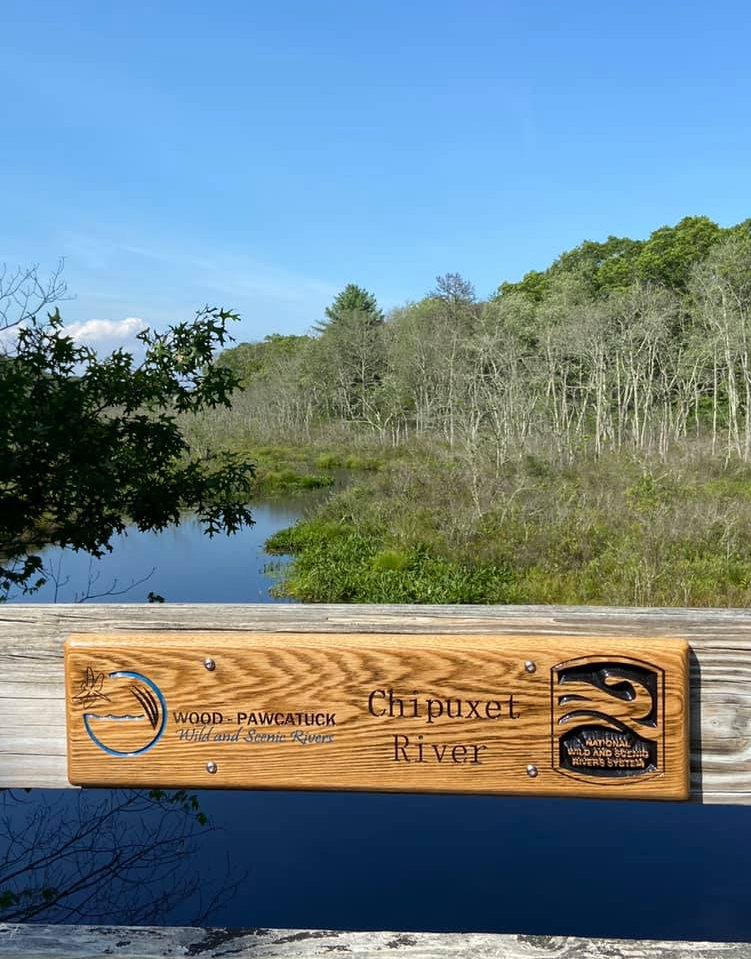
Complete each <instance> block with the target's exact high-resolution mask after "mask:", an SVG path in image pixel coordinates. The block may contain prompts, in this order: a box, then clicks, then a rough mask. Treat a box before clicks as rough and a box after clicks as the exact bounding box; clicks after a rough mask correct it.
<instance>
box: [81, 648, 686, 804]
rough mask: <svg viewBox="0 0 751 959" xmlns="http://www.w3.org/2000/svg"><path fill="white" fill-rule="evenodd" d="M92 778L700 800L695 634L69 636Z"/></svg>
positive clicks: (86, 775) (103, 782)
mask: <svg viewBox="0 0 751 959" xmlns="http://www.w3.org/2000/svg"><path fill="white" fill-rule="evenodd" d="M65 671H66V697H67V719H68V775H69V778H70V781H71V782H72V783H74V784H76V785H82V786H149V787H152V786H175V787H183V786H190V787H209V786H214V787H221V788H242V789H254V788H273V789H368V790H391V791H404V792H455V793H498V794H507V795H538V796H601V797H603V796H604V797H618V798H628V797H632V798H640V799H686V798H687V797H688V789H689V786H688V778H689V769H688V645H687V643H686V642H684V641H683V640H648V639H632V638H628V639H617V638H616V639H614V638H611V637H586V636H518V635H514V636H508V635H486V634H482V635H455V634H433V635H423V634H419V635H418V634H405V633H399V634H376V633H358V634H344V635H343V634H328V633H326V634H321V633H245V632H202V633H185V632H164V633H159V632H149V633H133V634H128V633H118V634H111V635H99V634H86V635H73V636H71V637H70V638H69V639H68V641H67V643H66V647H65Z"/></svg>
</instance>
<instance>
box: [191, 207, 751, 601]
mask: <svg viewBox="0 0 751 959" xmlns="http://www.w3.org/2000/svg"><path fill="white" fill-rule="evenodd" d="M220 362H222V363H224V364H226V365H227V366H228V367H229V368H230V369H231V370H232V371H233V372H234V373H235V374H236V375H237V376H238V377H239V378H240V380H241V382H242V385H243V390H242V392H240V393H239V394H237V396H236V397H235V399H234V401H233V404H232V408H231V409H230V410H223V411H221V413H219V414H214V413H210V414H206V415H204V416H203V417H202V418H200V419H199V420H194V427H195V428H196V429H197V430H203V431H204V434H205V437H211V439H212V441H216V439H217V437H220V438H221V439H222V443H223V445H226V444H230V445H233V446H234V447H235V448H236V449H238V450H242V449H253V448H255V449H259V448H265V449H266V450H267V452H266V455H267V456H268V457H270V458H273V457H272V452H271V451H272V450H275V451H276V454H275V455H276V464H277V465H276V467H275V468H274V469H273V470H271V472H272V473H273V472H283V470H284V469H285V468H287V469H290V468H291V469H293V470H294V471H296V472H298V473H301V474H303V473H307V474H315V473H319V474H320V475H322V476H326V475H329V476H331V475H333V474H334V471H335V470H336V469H347V468H349V469H350V471H351V472H350V476H353V477H355V481H354V482H352V483H350V484H349V485H348V486H347V488H346V489H344V490H343V491H342V492H339V493H337V494H336V495H334V496H333V498H331V499H330V500H329V502H328V503H326V504H325V505H323V506H322V507H321V508H320V510H319V512H318V513H317V515H316V516H315V518H314V519H312V520H308V521H306V522H303V523H301V524H299V525H298V526H296V527H294V528H293V529H291V530H288V531H283V532H282V533H280V534H277V535H276V536H275V537H273V539H272V541H271V542H270V544H269V545H270V548H272V549H274V550H276V551H284V552H293V553H294V554H295V556H296V560H295V562H294V563H293V565H292V566H291V567H290V568H289V570H288V572H287V576H286V579H285V581H284V583H283V584H282V585H281V587H280V589H281V591H283V592H285V593H286V594H288V595H291V596H294V597H296V598H298V599H303V600H307V601H337V602H339V601H341V602H345V601H359V602H531V603H536V602H542V603H547V602H570V603H610V604H624V605H633V604H637V605H746V604H747V602H748V600H749V599H750V598H751V595H750V594H749V589H750V588H751V587H750V585H749V584H750V583H751V523H750V522H749V521H750V520H751V221H745V222H744V223H741V224H739V225H737V226H735V227H731V228H721V227H719V226H717V225H716V224H714V223H712V222H711V221H710V220H708V219H706V218H704V217H693V218H687V219H685V220H682V221H681V222H680V223H678V224H677V225H676V226H674V227H663V228H661V229H659V230H656V231H655V232H654V233H653V234H652V235H651V236H650V237H649V238H648V239H647V240H644V241H635V240H630V239H627V238H616V237H610V238H609V239H608V240H607V241H605V242H604V243H594V242H586V243H583V244H581V246H579V247H577V248H576V249H575V250H572V251H570V252H567V253H564V254H563V255H562V256H561V257H559V258H558V259H557V260H556V261H555V262H554V263H553V264H552V265H551V266H550V267H549V268H548V269H547V270H545V271H541V272H532V273H529V274H527V276H525V277H524V278H523V279H522V280H521V281H520V282H518V283H503V284H501V286H500V287H499V288H498V290H497V291H496V293H495V294H494V295H492V296H491V297H489V298H488V299H487V300H481V299H479V298H478V297H477V296H476V295H475V292H474V289H473V288H472V286H471V284H470V283H468V282H467V281H466V280H464V279H463V278H462V277H460V276H458V275H456V274H448V275H446V276H443V277H440V278H439V279H438V281H437V284H436V286H435V288H434V289H433V290H431V291H430V293H429V294H428V295H426V296H425V297H424V298H423V299H421V300H420V301H418V302H415V303H408V304H406V305H404V306H402V307H399V308H397V309H394V310H392V311H391V312H390V313H389V314H388V315H384V314H383V312H382V311H381V310H380V308H379V306H378V304H377V302H376V300H375V298H374V297H373V296H372V295H371V294H370V293H368V292H367V291H365V290H363V289H361V288H360V287H357V286H354V285H350V286H348V287H347V288H346V289H345V290H344V291H343V292H342V293H341V294H340V295H339V296H338V297H337V298H336V300H335V301H334V302H333V303H332V305H331V306H330V307H329V309H328V310H327V311H326V316H325V318H324V320H323V322H321V323H320V324H318V326H317V327H316V328H315V329H314V330H313V331H312V332H311V334H310V335H309V336H279V335H272V336H268V337H266V339H265V340H264V341H263V342H261V343H248V344H241V345H240V346H238V347H236V348H234V349H231V350H227V351H225V353H223V354H222V356H221V358H220ZM194 440H195V441H197V442H199V443H200V442H202V441H206V442H207V441H208V440H202V438H201V436H200V435H199V433H198V432H196V433H195V434H194ZM264 444H266V446H265V447H264ZM280 444H283V447H284V448H285V449H286V450H287V451H288V453H287V454H283V453H281V454H280V452H279V450H280ZM301 450H304V451H305V453H304V455H302V454H300V453H299V452H295V451H301ZM285 455H289V459H290V461H294V462H295V465H294V466H292V467H290V466H289V465H288V466H286V467H285V466H282V465H281V462H282V460H283V459H284V457H285ZM295 458H296V459H295ZM355 471H356V472H355Z"/></svg>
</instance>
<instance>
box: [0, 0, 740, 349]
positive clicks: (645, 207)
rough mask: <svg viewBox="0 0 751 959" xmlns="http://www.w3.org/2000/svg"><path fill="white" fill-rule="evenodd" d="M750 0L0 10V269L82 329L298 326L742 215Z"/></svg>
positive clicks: (348, 1) (297, 0)
mask: <svg viewBox="0 0 751 959" xmlns="http://www.w3.org/2000/svg"><path fill="white" fill-rule="evenodd" d="M750 28H751V6H749V4H748V3H746V2H737V3H734V2H723V0H720V2H715V3H711V4H710V3H707V2H701V3H695V2H681V3H677V2H672V0H670V2H669V0H665V2H658V3H655V2H654V0H651V2H638V0H637V2H635V3H631V4H614V3H607V2H602V0H598V2H577V0H569V2H554V0H549V2H540V0H529V2H514V3H504V2H500V0H499V2H481V0H465V2H461V0H454V2H443V0H429V2H423V0H411V2H410V0H402V2H392V0H372V2H370V0H369V2H365V0H308V2H303V0H274V2H273V3H270V2H265V3H260V2H253V0H245V2H233V0H216V2H213V3H208V2H206V0H201V2H194V0H181V2H167V0H162V2H156V3H154V2H152V3H144V2H140V0H129V2H127V3H114V2H108V0H98V2H95V3H88V2H80V0H70V2H69V3H66V4H60V3H58V2H54V3H52V2H47V0H36V2H34V3H28V2H24V3H18V2H16V0H4V2H3V4H2V31H1V32H0V77H1V78H2V84H3V96H2V100H1V101H0V137H1V138H2V142H1V143H0V146H1V147H2V149H0V198H1V201H0V202H2V217H0V262H3V261H6V262H7V263H9V264H10V265H15V264H29V263H39V264H40V267H41V269H42V270H47V269H49V268H51V267H52V266H54V264H55V262H56V261H57V259H58V257H60V256H64V257H65V258H66V271H65V274H66V279H67V282H68V285H69V287H70V289H71V292H73V293H74V294H75V295H76V299H75V300H73V301H71V302H70V303H67V304H66V305H65V308H64V316H65V317H66V319H67V320H68V321H69V322H75V323H78V324H81V323H84V322H87V321H90V320H92V319H107V320H110V321H112V327H111V330H110V333H111V334H112V335H113V336H115V338H116V337H117V331H118V330H120V329H121V330H122V335H123V337H124V338H125V339H127V337H128V335H130V334H132V328H133V324H131V326H130V327H128V328H126V327H125V326H123V327H122V328H121V327H120V326H118V324H120V323H121V322H122V321H124V320H125V319H126V318H133V317H136V318H140V319H142V320H143V321H144V322H145V323H148V324H150V325H153V326H156V327H163V326H164V325H165V324H166V323H168V322H170V321H174V320H177V319H181V318H185V317H186V316H189V315H191V314H192V313H193V312H194V310H195V309H196V308H197V307H199V306H201V305H202V304H204V303H206V302H209V303H212V304H217V305H224V306H227V307H233V308H235V309H237V310H238V311H240V312H241V314H242V316H243V321H242V325H241V326H240V327H239V328H238V330H237V334H238V336H239V338H240V339H257V338H260V337H262V336H264V335H265V334H267V333H270V332H273V331H280V332H303V331H305V330H306V329H308V328H309V327H310V326H311V324H312V323H314V322H315V321H316V320H317V319H318V318H319V317H320V316H321V313H322V310H323V308H324V306H325V305H326V304H327V303H328V302H329V301H330V300H331V299H332V297H333V296H334V295H335V294H336V292H337V291H338V290H339V289H340V288H341V287H342V286H343V285H344V284H346V283H348V282H356V283H359V284H361V285H363V286H365V287H367V288H368V289H370V290H371V291H372V292H373V293H375V294H376V296H377V297H378V299H379V301H380V302H381V303H382V305H384V306H385V307H390V306H394V305H396V304H398V303H401V302H404V301H405V300H408V299H416V298H418V297H420V296H421V295H423V294H424V293H425V292H426V291H427V290H428V289H430V288H431V286H432V285H433V282H434V278H435V276H436V274H438V273H444V272H447V271H458V272H461V273H462V274H464V275H465V276H466V277H468V278H469V279H471V280H472V281H473V282H474V283H475V285H476V287H477V290H478V293H480V294H481V295H487V294H489V293H490V292H491V291H492V290H493V289H494V288H495V287H496V286H497V285H498V284H499V283H500V282H501V281H502V280H504V279H517V278H518V277H520V276H521V275H522V274H523V273H525V272H526V271H527V270H528V269H532V268H542V267H544V266H546V265H547V264H548V263H549V262H550V261H551V260H552V259H553V258H554V257H555V256H556V255H557V254H558V253H560V252H561V251H562V250H564V249H567V248H570V247H572V246H575V245H576V244H577V243H579V242H580V241H581V240H583V239H604V238H606V237H607V235H608V234H611V233H614V234H619V235H624V234H625V235H629V236H633V237H643V236H646V235H647V234H648V233H649V232H650V231H651V230H652V229H654V228H656V227H658V226H660V225H662V224H664V223H674V222H676V221H677V220H679V219H680V218H681V217H683V216H685V215H691V214H706V215H708V216H710V217H712V218H713V219H715V220H717V221H718V222H720V223H721V224H723V225H728V224H730V223H734V222H737V221H739V220H742V219H744V218H746V217H748V216H750V215H751V197H750V195H749V193H750V191H751V176H749V174H750V173H751V170H750V169H749V167H750V162H749V158H750V157H751V131H750V129H749V104H751V68H750V67H749V66H748V50H749V40H751V29H750Z"/></svg>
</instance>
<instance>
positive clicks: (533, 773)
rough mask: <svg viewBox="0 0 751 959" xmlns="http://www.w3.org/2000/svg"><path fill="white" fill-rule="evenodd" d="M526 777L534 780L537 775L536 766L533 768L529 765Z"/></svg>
mask: <svg viewBox="0 0 751 959" xmlns="http://www.w3.org/2000/svg"><path fill="white" fill-rule="evenodd" d="M527 775H528V776H529V777H530V778H531V779H534V778H535V776H536V775H537V766H533V765H532V764H531V763H530V764H529V766H527Z"/></svg>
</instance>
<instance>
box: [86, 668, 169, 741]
mask: <svg viewBox="0 0 751 959" xmlns="http://www.w3.org/2000/svg"><path fill="white" fill-rule="evenodd" d="M72 703H73V705H74V706H78V707H80V708H82V709H83V710H84V712H83V717H82V718H83V724H84V728H85V729H86V732H87V734H88V736H89V739H91V741H92V742H93V743H95V744H96V745H97V746H98V747H99V748H100V749H101V750H103V751H104V752H105V753H107V754H108V755H110V756H139V755H140V754H141V753H145V752H147V751H148V750H149V749H152V748H153V747H154V746H155V745H156V744H157V743H158V742H159V740H160V739H161V737H162V734H163V733H164V728H165V726H166V725H167V704H166V703H165V701H164V695H163V694H162V691H161V689H159V687H158V686H157V684H156V683H155V682H154V681H153V680H152V679H149V678H148V676H144V675H143V674H142V673H136V672H132V671H131V670H117V671H115V672H113V673H103V672H96V671H95V670H94V669H92V668H91V667H90V666H88V667H87V668H86V670H85V672H84V673H83V675H82V679H81V681H80V682H79V684H78V685H77V686H76V689H75V692H74V695H73V697H72Z"/></svg>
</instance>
